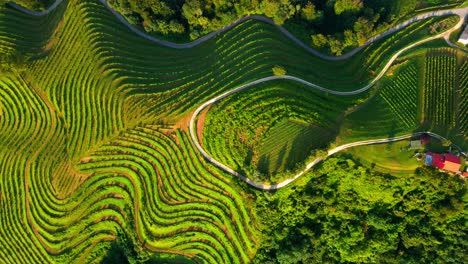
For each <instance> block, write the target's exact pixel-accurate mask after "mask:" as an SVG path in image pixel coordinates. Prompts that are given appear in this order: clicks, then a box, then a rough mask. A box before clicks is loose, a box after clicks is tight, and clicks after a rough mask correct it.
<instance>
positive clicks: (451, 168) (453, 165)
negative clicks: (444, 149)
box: [443, 161, 461, 173]
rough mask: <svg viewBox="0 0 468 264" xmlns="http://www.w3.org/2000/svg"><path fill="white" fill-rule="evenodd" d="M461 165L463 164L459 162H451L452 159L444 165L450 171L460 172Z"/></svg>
mask: <svg viewBox="0 0 468 264" xmlns="http://www.w3.org/2000/svg"><path fill="white" fill-rule="evenodd" d="M460 167H461V165H460V164H457V163H453V162H450V161H446V162H445V166H444V168H443V169H444V170H446V171H450V172H455V173H456V172H459V171H460Z"/></svg>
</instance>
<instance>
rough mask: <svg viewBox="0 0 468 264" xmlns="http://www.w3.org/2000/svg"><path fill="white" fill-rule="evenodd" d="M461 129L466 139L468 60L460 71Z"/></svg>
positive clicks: (467, 121)
mask: <svg viewBox="0 0 468 264" xmlns="http://www.w3.org/2000/svg"><path fill="white" fill-rule="evenodd" d="M458 76H459V80H458V90H459V93H460V103H459V121H458V122H459V127H460V131H461V132H462V133H463V134H464V136H465V137H468V60H465V61H464V62H463V64H462V65H461V66H460V68H459V70H458Z"/></svg>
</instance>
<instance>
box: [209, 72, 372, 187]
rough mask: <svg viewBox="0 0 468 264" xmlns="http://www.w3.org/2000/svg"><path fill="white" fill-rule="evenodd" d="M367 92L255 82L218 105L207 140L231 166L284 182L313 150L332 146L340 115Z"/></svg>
mask: <svg viewBox="0 0 468 264" xmlns="http://www.w3.org/2000/svg"><path fill="white" fill-rule="evenodd" d="M363 96H365V94H364V95H359V96H352V97H339V96H334V95H330V94H324V93H322V92H317V91H316V90H314V89H311V88H310V87H307V86H304V85H300V84H296V83H293V82H291V81H272V82H267V83H264V84H260V85H256V86H254V87H251V88H249V89H247V90H244V91H241V92H238V93H236V94H233V95H231V96H229V97H227V98H226V99H223V100H221V101H220V102H217V103H215V104H213V106H212V107H211V108H210V110H209V111H208V113H207V115H206V117H205V122H204V127H203V143H204V146H205V148H206V149H207V150H208V152H209V153H210V154H211V155H213V157H214V158H215V159H217V160H219V161H221V162H223V163H224V164H226V165H228V166H230V167H231V168H233V169H235V170H237V171H239V172H241V173H243V174H246V175H248V176H249V177H252V176H254V175H256V176H255V177H259V178H260V179H261V180H263V181H265V180H268V181H274V182H275V181H279V180H280V179H284V178H288V177H290V176H291V174H292V171H294V170H295V169H298V168H302V167H303V166H304V161H305V159H306V158H307V157H308V156H309V155H310V154H311V152H312V151H314V150H316V149H321V148H325V147H327V146H328V145H329V143H330V142H331V141H332V140H333V139H334V136H335V135H336V131H337V127H338V125H339V124H338V123H339V120H338V119H339V116H340V114H341V113H342V112H343V111H345V110H346V109H348V108H350V107H352V106H353V105H354V104H356V103H357V99H358V98H361V97H363ZM288 171H289V172H291V173H287V172H288ZM278 174H283V175H278Z"/></svg>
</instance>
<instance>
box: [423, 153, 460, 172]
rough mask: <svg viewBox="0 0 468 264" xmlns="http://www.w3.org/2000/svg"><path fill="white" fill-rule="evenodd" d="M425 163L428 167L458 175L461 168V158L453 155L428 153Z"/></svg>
mask: <svg viewBox="0 0 468 264" xmlns="http://www.w3.org/2000/svg"><path fill="white" fill-rule="evenodd" d="M425 163H426V165H427V166H432V167H436V168H439V169H442V170H444V171H448V172H452V173H457V172H459V171H460V168H461V160H460V157H457V156H455V155H452V154H437V153H431V152H428V153H426V159H425Z"/></svg>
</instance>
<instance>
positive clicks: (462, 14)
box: [8, 0, 468, 190]
mask: <svg viewBox="0 0 468 264" xmlns="http://www.w3.org/2000/svg"><path fill="white" fill-rule="evenodd" d="M98 1H100V2H101V3H102V4H103V5H104V6H105V7H106V8H107V9H108V10H109V11H110V12H112V13H113V14H114V16H115V17H116V18H117V19H118V20H119V21H120V22H121V23H123V24H124V25H125V26H127V27H128V28H129V29H130V30H131V31H132V32H134V33H135V34H137V35H139V36H141V37H143V38H145V39H147V40H149V41H152V42H154V43H157V44H160V45H163V46H167V47H170V48H174V49H186V48H192V47H194V46H197V45H199V44H201V43H203V42H205V41H207V40H209V39H211V38H213V37H214V36H216V35H218V34H221V33H223V32H225V31H227V30H229V29H231V28H233V27H235V26H236V25H238V24H240V23H242V22H244V21H246V20H249V19H255V20H258V21H262V22H265V23H269V24H271V25H273V26H275V27H276V28H277V29H278V30H279V31H280V32H281V33H283V34H284V35H285V36H286V37H288V38H289V39H291V40H292V41H293V42H294V43H296V44H297V45H299V46H301V47H302V48H303V49H305V50H307V51H308V52H310V53H312V54H314V55H316V56H317V57H320V58H322V59H325V60H330V61H338V60H345V59H348V58H350V57H352V56H353V55H355V54H356V53H358V52H359V51H360V50H362V49H363V48H364V47H366V46H368V45H369V44H371V43H372V42H374V41H377V40H379V39H382V38H384V37H386V36H388V35H390V34H392V33H394V32H396V31H398V30H400V29H402V28H404V27H406V26H408V25H410V24H411V23H413V22H415V21H418V20H422V19H426V18H429V17H434V16H443V15H458V16H459V17H460V21H459V23H457V25H456V26H454V27H453V28H451V29H449V30H448V31H445V32H443V33H441V34H439V35H435V36H432V37H429V38H427V39H424V40H421V41H418V42H416V43H413V44H411V45H408V46H407V47H405V48H403V49H401V50H400V51H398V52H397V53H396V54H395V55H393V56H392V57H391V58H390V60H389V61H388V63H387V64H386V65H385V67H384V68H383V69H382V70H381V72H380V73H379V74H378V75H377V76H376V77H375V78H374V79H373V80H372V81H371V82H370V83H369V84H367V85H365V86H363V87H361V88H359V89H356V90H354V91H347V92H343V91H335V90H331V89H328V88H325V87H322V86H319V85H317V84H313V83H310V82H308V81H306V80H303V79H300V78H298V77H294V76H289V75H284V76H270V77H266V78H262V79H258V80H255V81H253V82H250V83H247V84H244V85H241V86H239V87H236V88H234V89H232V90H230V91H227V92H225V93H223V94H221V95H218V96H216V97H214V98H212V99H210V100H208V101H207V102H205V103H203V104H202V105H201V106H199V107H198V108H197V109H196V110H195V111H194V113H193V114H192V117H191V119H190V128H189V130H190V131H189V132H190V137H191V139H192V141H193V143H194V144H195V146H196V148H197V149H198V150H199V151H200V153H201V154H202V155H203V157H204V158H205V159H207V160H208V161H209V162H211V163H213V164H214V165H216V166H217V167H219V168H221V169H222V170H224V171H226V172H228V173H230V174H232V175H234V176H236V177H239V178H241V179H242V180H243V181H245V182H246V183H248V184H249V185H251V186H253V187H255V188H258V189H262V190H276V189H280V188H282V187H284V186H286V185H288V184H290V183H291V182H293V181H294V180H296V179H297V178H299V177H301V176H302V175H303V174H304V173H306V172H307V171H308V170H310V169H311V168H312V167H313V166H315V165H316V164H317V163H319V162H320V161H322V158H317V159H315V160H314V161H312V162H311V163H309V164H307V165H306V167H305V169H304V170H303V171H301V172H300V173H298V174H296V175H295V176H294V177H293V178H290V179H287V180H285V181H283V182H280V183H278V184H274V185H266V184H262V183H256V182H254V181H252V180H251V179H249V178H247V177H245V176H244V175H241V174H239V173H238V172H236V171H234V170H233V169H231V168H229V167H228V166H226V165H224V164H222V163H221V162H219V161H217V160H215V159H214V158H213V157H211V156H210V155H209V154H208V153H206V151H205V150H204V149H203V147H202V146H201V145H200V143H199V142H198V139H197V136H196V133H195V119H196V117H197V116H198V114H199V113H200V112H201V111H202V110H203V109H204V108H205V107H207V106H208V105H210V104H212V103H214V102H216V101H219V100H221V99H223V98H225V97H226V96H229V95H231V94H233V93H236V92H239V91H241V90H244V89H246V88H248V87H250V86H253V85H256V84H259V83H263V82H267V81H271V80H278V79H286V80H292V81H296V82H299V83H302V84H305V85H307V86H309V87H311V88H314V89H317V90H319V91H323V92H327V93H330V94H334V95H340V96H347V95H355V94H359V93H362V92H365V91H367V90H368V89H370V88H371V87H372V86H373V85H374V84H375V83H376V82H377V81H378V80H379V79H380V78H381V77H382V76H383V75H384V74H385V72H386V71H387V70H388V68H389V67H390V66H391V64H392V63H393V62H394V61H395V59H396V58H398V56H399V55H401V54H402V53H403V52H405V51H407V50H409V49H411V48H413V47H415V46H418V45H421V44H423V43H425V42H428V41H431V40H433V39H437V38H440V37H446V36H447V35H449V34H450V33H452V32H453V31H454V30H456V29H458V28H459V27H461V26H462V24H463V19H464V17H465V16H466V15H467V14H468V7H465V8H458V9H447V10H438V11H433V12H428V13H424V14H419V15H417V16H415V17H413V18H411V19H409V20H407V21H405V22H403V23H401V24H399V25H396V26H395V27H392V28H390V29H389V30H387V31H385V32H383V33H381V34H379V35H376V36H374V37H372V38H371V39H369V40H368V41H366V43H365V44H364V45H362V46H359V47H357V48H355V49H353V50H352V51H350V52H349V53H347V54H344V55H342V56H336V57H335V56H328V55H324V54H322V53H320V52H319V51H317V50H315V49H313V48H311V47H309V46H308V45H306V44H305V43H304V42H302V41H300V40H299V39H298V38H296V37H295V36H294V35H293V34H291V33H290V32H289V31H287V30H286V29H285V28H283V27H281V26H279V25H276V24H275V23H274V22H273V21H272V20H271V19H269V18H266V17H263V16H258V15H252V16H246V17H243V18H240V19H238V20H236V21H234V22H233V23H231V24H229V25H227V26H225V27H223V28H221V29H219V30H217V31H214V32H212V33H210V34H208V35H205V36H203V37H201V38H199V39H197V40H195V41H192V42H189V43H182V44H178V43H173V42H169V41H166V40H161V39H158V38H155V37H153V36H150V35H148V34H146V33H144V32H142V31H140V30H138V29H137V28H135V27H134V26H132V25H131V24H130V23H128V22H127V21H126V20H125V18H124V17H123V16H122V15H120V14H119V13H117V12H116V11H115V10H113V9H112V8H111V7H110V6H109V5H108V4H107V2H106V1H105V0H98ZM62 2H63V0H57V1H56V2H55V3H54V4H53V5H52V6H50V7H49V8H48V9H46V10H44V11H40V12H35V11H30V10H28V9H25V8H23V7H21V6H19V5H17V4H16V3H11V2H10V3H8V4H9V5H10V6H11V7H13V8H15V9H17V10H19V11H22V12H24V13H26V14H29V15H31V16H35V17H39V16H44V15H47V14H49V13H51V12H52V11H53V10H55V9H56V8H57V7H58V6H59V5H60V4H61V3H62ZM421 133H424V132H418V133H415V134H408V135H403V136H399V137H392V138H384V139H374V140H365V141H358V142H353V143H349V144H345V145H341V146H338V147H336V148H334V149H331V150H329V151H328V153H327V157H328V156H330V155H333V154H335V153H337V152H339V151H342V150H344V149H347V148H350V147H355V146H362V145H370V144H381V143H389V142H395V141H399V140H404V139H407V138H410V137H412V136H415V135H419V134H421ZM427 133H429V134H430V135H431V136H433V137H437V138H439V139H444V138H443V137H442V136H440V135H437V134H435V133H431V132H427Z"/></svg>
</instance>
